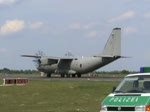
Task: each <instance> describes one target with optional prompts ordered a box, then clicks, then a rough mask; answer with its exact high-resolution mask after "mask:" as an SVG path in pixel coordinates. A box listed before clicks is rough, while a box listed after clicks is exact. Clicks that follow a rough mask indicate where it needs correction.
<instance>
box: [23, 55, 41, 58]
mask: <svg viewBox="0 0 150 112" xmlns="http://www.w3.org/2000/svg"><path fill="white" fill-rule="evenodd" d="M21 56H22V57H31V58H41V56H37V55H21Z"/></svg>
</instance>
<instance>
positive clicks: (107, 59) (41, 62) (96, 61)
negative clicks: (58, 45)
mask: <svg viewBox="0 0 150 112" xmlns="http://www.w3.org/2000/svg"><path fill="white" fill-rule="evenodd" d="M120 54H121V28H114V29H113V31H112V33H111V35H110V37H109V39H108V41H107V43H106V45H105V47H104V50H103V52H102V54H96V55H93V56H89V57H80V58H75V57H52V56H39V55H21V56H22V57H32V58H36V59H37V62H38V66H37V69H38V70H39V71H40V72H44V73H45V74H47V77H51V74H52V73H54V74H60V75H61V77H65V76H66V77H70V76H72V77H76V76H77V77H81V74H85V73H89V72H92V71H94V70H96V69H98V68H100V67H103V66H105V65H107V64H109V63H111V62H113V61H115V60H117V59H118V58H121V57H122V56H121V55H120Z"/></svg>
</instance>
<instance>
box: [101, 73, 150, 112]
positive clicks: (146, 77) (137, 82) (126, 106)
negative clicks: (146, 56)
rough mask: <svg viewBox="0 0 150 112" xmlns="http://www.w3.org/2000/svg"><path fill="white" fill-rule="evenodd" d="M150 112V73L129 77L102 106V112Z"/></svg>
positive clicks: (130, 75)
mask: <svg viewBox="0 0 150 112" xmlns="http://www.w3.org/2000/svg"><path fill="white" fill-rule="evenodd" d="M118 111H119V112H134V111H138V112H150V73H138V74H129V75H127V76H126V77H125V78H124V79H123V80H122V81H121V83H120V84H119V85H118V87H117V88H116V89H115V90H114V92H113V93H111V94H109V95H108V96H107V97H106V98H105V99H104V100H103V102H102V104H101V110H100V112H118Z"/></svg>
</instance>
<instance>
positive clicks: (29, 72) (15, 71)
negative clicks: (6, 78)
mask: <svg viewBox="0 0 150 112" xmlns="http://www.w3.org/2000/svg"><path fill="white" fill-rule="evenodd" d="M137 72H139V71H128V70H121V71H117V70H116V71H94V72H93V73H94V74H97V75H98V74H129V73H137ZM0 73H1V74H39V73H40V72H39V71H37V70H11V69H9V68H3V69H0Z"/></svg>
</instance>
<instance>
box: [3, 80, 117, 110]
mask: <svg viewBox="0 0 150 112" xmlns="http://www.w3.org/2000/svg"><path fill="white" fill-rule="evenodd" d="M118 83H119V82H102V81H101V82H99V81H39V80H32V81H29V83H28V84H27V85H25V86H1V87H0V111H1V112H98V111H99V109H100V104H101V101H102V100H103V99H104V97H106V96H107V95H108V94H109V93H110V92H111V91H112V87H113V86H116V85H117V84H118Z"/></svg>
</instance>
